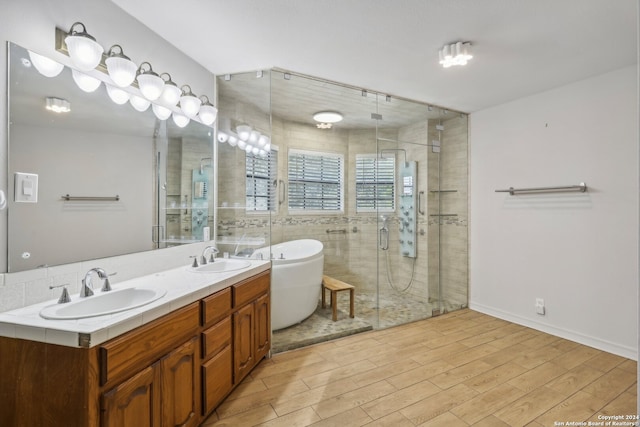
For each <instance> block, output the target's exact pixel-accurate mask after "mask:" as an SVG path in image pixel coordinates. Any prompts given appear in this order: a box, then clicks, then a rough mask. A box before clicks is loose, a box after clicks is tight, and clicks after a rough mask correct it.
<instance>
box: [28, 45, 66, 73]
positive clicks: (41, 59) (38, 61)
mask: <svg viewBox="0 0 640 427" xmlns="http://www.w3.org/2000/svg"><path fill="white" fill-rule="evenodd" d="M29 59H31V63H32V64H33V66H34V67H36V70H38V72H39V73H40V74H42V75H43V76H45V77H55V76H57V75H58V74H60V73H61V72H62V69H63V68H64V65H62V64H61V63H59V62H56V61H54V60H53V59H50V58H47V57H46V56H42V55H39V54H37V53H35V52H31V51H29Z"/></svg>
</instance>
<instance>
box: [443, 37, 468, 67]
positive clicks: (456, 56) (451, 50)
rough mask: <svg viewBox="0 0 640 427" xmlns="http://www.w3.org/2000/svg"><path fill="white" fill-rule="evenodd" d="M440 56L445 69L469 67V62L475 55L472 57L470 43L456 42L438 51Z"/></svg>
mask: <svg viewBox="0 0 640 427" xmlns="http://www.w3.org/2000/svg"><path fill="white" fill-rule="evenodd" d="M438 54H439V57H440V64H441V65H442V66H443V67H444V68H449V67H451V66H453V65H467V62H468V61H469V60H470V59H471V58H473V55H471V43H470V42H456V43H451V44H447V45H444V47H443V48H442V49H440V50H439V51H438Z"/></svg>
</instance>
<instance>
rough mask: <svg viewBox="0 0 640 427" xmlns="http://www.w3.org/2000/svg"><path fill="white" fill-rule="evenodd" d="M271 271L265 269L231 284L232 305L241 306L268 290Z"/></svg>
mask: <svg viewBox="0 0 640 427" xmlns="http://www.w3.org/2000/svg"><path fill="white" fill-rule="evenodd" d="M270 283H271V272H270V271H265V272H263V273H260V274H258V275H256V276H253V277H250V278H248V279H247V280H244V281H242V282H240V283H237V284H235V285H233V307H234V308H237V307H241V306H243V305H244V304H246V303H248V302H251V301H254V300H255V299H256V298H257V297H259V296H260V295H262V294H264V293H265V292H268V291H269V286H270Z"/></svg>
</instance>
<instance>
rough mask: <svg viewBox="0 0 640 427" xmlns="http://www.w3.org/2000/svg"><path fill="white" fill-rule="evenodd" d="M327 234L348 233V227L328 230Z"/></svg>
mask: <svg viewBox="0 0 640 427" xmlns="http://www.w3.org/2000/svg"><path fill="white" fill-rule="evenodd" d="M326 232H327V234H347V229H346V228H341V229H339V230H326Z"/></svg>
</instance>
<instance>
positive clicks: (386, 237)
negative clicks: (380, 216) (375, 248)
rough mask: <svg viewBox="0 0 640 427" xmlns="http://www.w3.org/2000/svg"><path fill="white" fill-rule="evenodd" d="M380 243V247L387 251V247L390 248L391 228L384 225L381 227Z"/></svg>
mask: <svg viewBox="0 0 640 427" xmlns="http://www.w3.org/2000/svg"><path fill="white" fill-rule="evenodd" d="M383 235H384V244H383V243H382V241H383V239H382V236H383ZM378 240H379V242H378V243H379V244H380V249H382V250H383V251H386V250H387V249H389V229H387V228H385V227H382V228H381V229H380V236H379V239H378Z"/></svg>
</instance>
